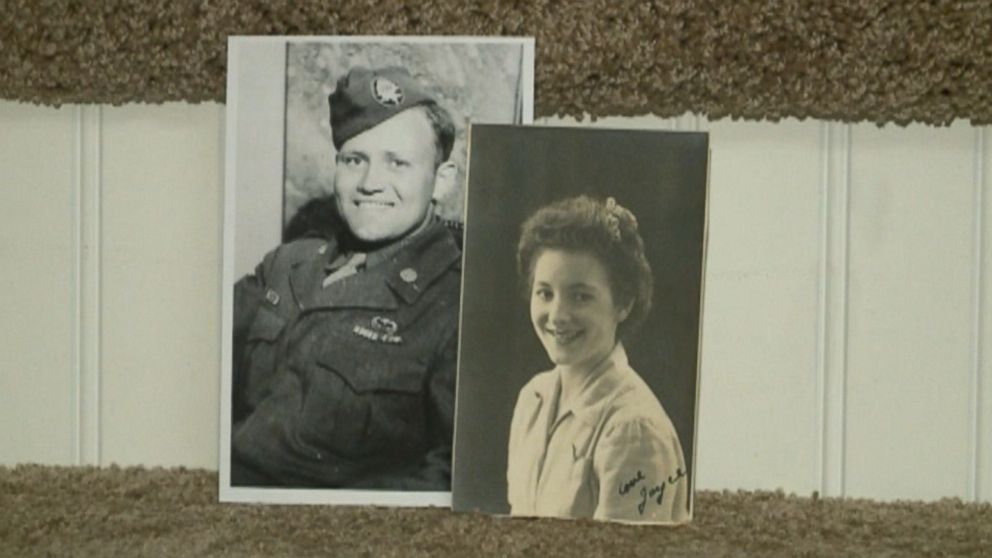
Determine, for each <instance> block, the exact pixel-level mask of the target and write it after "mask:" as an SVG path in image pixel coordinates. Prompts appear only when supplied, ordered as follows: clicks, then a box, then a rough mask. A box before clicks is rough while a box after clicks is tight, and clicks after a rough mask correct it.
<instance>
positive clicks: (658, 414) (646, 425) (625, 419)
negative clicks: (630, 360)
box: [603, 369, 676, 438]
mask: <svg viewBox="0 0 992 558" xmlns="http://www.w3.org/2000/svg"><path fill="white" fill-rule="evenodd" d="M624 376H625V377H624V379H623V381H622V387H621V389H619V390H618V393H617V396H616V397H615V398H614V399H613V400H612V401H611V402H610V405H609V407H610V408H609V410H608V413H607V415H608V419H607V421H606V424H605V425H604V426H605V428H604V431H603V434H604V435H606V436H608V437H613V436H620V437H623V438H643V437H645V436H647V437H661V438H669V437H672V436H675V435H676V434H675V426H674V425H673V424H672V420H671V419H670V418H669V417H668V413H666V412H665V409H664V407H662V406H661V403H660V402H659V401H658V398H657V397H656V396H655V394H654V392H653V391H651V388H650V387H648V385H647V383H645V382H644V380H643V379H641V377H640V376H639V375H637V373H636V372H634V371H633V370H632V369H628V373H627V374H625V375H624Z"/></svg>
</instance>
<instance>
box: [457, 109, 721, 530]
mask: <svg viewBox="0 0 992 558" xmlns="http://www.w3.org/2000/svg"><path fill="white" fill-rule="evenodd" d="M470 135H471V149H470V153H471V157H470V164H469V177H468V195H467V199H468V201H467V212H466V222H465V225H466V231H465V257H464V269H463V271H462V280H463V283H462V297H463V299H462V306H461V333H460V356H459V369H458V389H457V406H456V407H457V413H456V425H455V458H454V480H453V489H452V490H453V492H452V497H453V508H454V509H455V510H459V511H482V512H488V513H493V514H499V515H511V516H524V517H529V516H547V517H561V518H592V519H597V520H607V521H621V522H632V523H684V522H687V521H689V520H691V518H692V506H693V503H692V495H693V483H694V467H693V465H694V458H695V455H694V451H695V440H696V416H697V401H698V385H699V375H698V370H699V354H700V330H701V316H702V305H703V272H704V262H705V246H706V215H707V213H706V207H707V184H708V182H707V171H708V157H709V152H708V136H707V134H705V133H698V132H663V131H645V130H637V131H634V130H611V129H593V128H577V127H573V128H553V127H524V126H508V125H473V126H472V128H471V132H470Z"/></svg>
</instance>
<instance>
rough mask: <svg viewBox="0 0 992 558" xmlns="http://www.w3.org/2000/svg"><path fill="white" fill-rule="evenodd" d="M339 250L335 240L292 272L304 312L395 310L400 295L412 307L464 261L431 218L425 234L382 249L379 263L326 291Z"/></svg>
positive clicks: (292, 284)
mask: <svg viewBox="0 0 992 558" xmlns="http://www.w3.org/2000/svg"><path fill="white" fill-rule="evenodd" d="M338 246H339V245H338V243H337V242H336V241H334V240H330V241H328V243H327V245H325V246H324V247H323V248H322V251H321V252H320V255H319V256H318V257H315V258H313V259H312V260H309V261H304V262H300V263H299V264H297V265H296V266H294V268H293V269H292V271H291V272H290V284H291V287H292V290H293V295H294V297H295V298H296V301H297V304H298V305H299V306H300V308H301V309H309V308H314V307H324V308H328V307H331V308H339V307H353V308H376V309H396V308H397V307H398V301H397V297H398V298H399V299H401V300H402V301H403V302H404V303H406V304H412V303H413V302H415V301H416V300H417V299H418V298H420V296H421V295H422V294H423V293H424V291H426V290H427V288H428V287H429V286H430V284H431V283H433V282H434V281H435V280H436V279H437V278H438V277H440V276H441V275H442V274H443V273H444V272H445V271H447V270H448V269H449V268H451V266H452V265H453V264H455V263H456V262H457V261H458V259H459V258H460V257H461V252H460V251H459V250H458V247H457V245H456V244H455V241H454V239H453V238H451V235H450V234H449V233H448V231H447V229H446V228H445V227H444V225H443V224H442V223H441V222H440V221H437V220H432V221H431V222H430V223H429V224H428V225H427V226H426V227H425V228H424V229H423V230H421V231H419V232H417V233H415V234H414V235H412V236H410V237H407V238H406V239H404V240H402V241H400V242H399V243H397V244H395V245H390V246H389V247H387V248H384V249H382V250H387V251H386V252H381V251H377V257H376V258H374V260H375V261H374V262H367V264H366V270H365V271H363V272H361V273H358V274H355V275H352V276H350V277H347V278H345V279H343V280H340V281H336V282H335V283H332V284H331V285H328V286H327V287H326V288H322V286H321V282H322V281H323V278H324V276H325V275H326V268H327V266H328V265H329V264H330V262H332V261H333V260H334V258H335V257H337V255H338V252H339V247H338ZM389 248H391V250H389ZM370 258H371V255H370Z"/></svg>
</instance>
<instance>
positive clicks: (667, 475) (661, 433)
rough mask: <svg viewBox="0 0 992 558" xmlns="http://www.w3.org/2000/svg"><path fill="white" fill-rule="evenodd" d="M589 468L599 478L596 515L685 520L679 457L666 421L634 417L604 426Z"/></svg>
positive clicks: (678, 446) (683, 473)
mask: <svg viewBox="0 0 992 558" xmlns="http://www.w3.org/2000/svg"><path fill="white" fill-rule="evenodd" d="M593 469H594V472H595V474H596V477H597V478H598V480H599V498H598V502H597V505H596V511H595V514H594V517H595V518H596V519H612V520H625V521H650V522H680V521H685V520H687V519H688V489H689V487H688V479H687V478H686V465H685V458H684V457H683V454H682V446H681V444H680V443H679V440H678V436H677V435H676V434H675V432H674V429H673V428H671V426H670V425H669V424H664V423H662V424H659V422H658V421H655V420H653V419H650V418H644V417H635V418H629V419H620V420H618V421H616V422H615V423H614V424H611V425H608V426H607V427H606V428H605V429H604V431H603V434H602V437H601V438H600V440H599V443H598V444H597V446H596V449H595V451H594V454H593Z"/></svg>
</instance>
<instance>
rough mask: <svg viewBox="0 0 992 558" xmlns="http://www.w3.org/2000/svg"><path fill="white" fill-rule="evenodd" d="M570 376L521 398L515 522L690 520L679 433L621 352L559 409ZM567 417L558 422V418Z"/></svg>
mask: <svg viewBox="0 0 992 558" xmlns="http://www.w3.org/2000/svg"><path fill="white" fill-rule="evenodd" d="M560 394H561V373H560V372H559V371H558V370H557V369H555V370H551V371H548V372H542V373H541V374H538V375H537V376H535V377H534V378H533V379H532V380H531V381H530V382H528V383H527V385H525V386H524V388H523V389H522V390H521V391H520V395H519V397H518V399H517V405H516V408H515V410H514V412H513V420H512V423H511V426H510V443H509V457H508V467H507V496H508V499H509V502H510V513H511V514H512V515H539V516H557V517H591V518H595V519H610V520H621V521H631V522H645V521H648V522H681V521H686V520H688V518H689V502H688V488H689V486H688V479H687V478H685V477H686V464H685V458H684V457H683V454H682V446H681V445H680V443H679V439H678V435H677V434H676V432H675V427H674V426H673V425H672V422H671V420H669V418H668V415H667V414H666V413H665V411H664V409H663V408H662V407H661V404H660V403H659V402H658V399H657V398H656V397H655V396H654V393H652V392H651V388H649V387H648V385H647V384H646V383H644V380H642V379H641V377H640V376H638V375H637V373H636V372H634V370H633V369H631V368H630V366H629V365H628V363H627V355H626V353H625V351H624V349H623V345H621V344H619V343H618V344H617V346H616V347H615V348H614V350H613V352H612V353H611V355H610V356H609V358H607V359H606V361H605V362H604V363H603V364H601V365H600V366H599V368H598V369H597V370H595V371H594V372H593V373H592V374H591V375H590V377H589V381H588V382H587V383H586V384H585V385H584V386H582V387H581V388H580V391H579V393H578V394H577V396H576V397H575V401H574V402H572V403H570V404H569V408H565V409H559V408H558V407H559V398H560ZM556 417H557V419H556Z"/></svg>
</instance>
